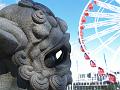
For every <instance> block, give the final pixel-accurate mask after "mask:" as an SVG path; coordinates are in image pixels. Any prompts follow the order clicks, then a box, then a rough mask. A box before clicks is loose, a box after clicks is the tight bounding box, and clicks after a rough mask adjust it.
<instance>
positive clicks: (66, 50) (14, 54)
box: [0, 0, 72, 90]
mask: <svg viewBox="0 0 120 90" xmlns="http://www.w3.org/2000/svg"><path fill="white" fill-rule="evenodd" d="M67 28H68V27H67V24H66V22H65V21H63V20H62V19H60V18H58V17H56V16H55V15H54V13H53V12H52V11H51V10H50V9H49V8H47V7H46V6H44V5H42V4H40V3H37V2H34V1H32V0H21V1H19V2H18V4H13V5H10V6H7V7H5V8H3V9H2V10H0V84H2V85H0V90H22V89H26V90H67V85H68V84H71V83H72V77H71V71H70V67H71V60H70V52H71V46H70V43H69V38H70V35H69V33H66V31H67ZM59 51H61V54H60V56H59V57H56V54H57V53H58V52H59ZM4 81H5V83H4ZM5 84H7V85H6V86H5ZM3 85H4V86H3ZM20 88H21V89H20Z"/></svg>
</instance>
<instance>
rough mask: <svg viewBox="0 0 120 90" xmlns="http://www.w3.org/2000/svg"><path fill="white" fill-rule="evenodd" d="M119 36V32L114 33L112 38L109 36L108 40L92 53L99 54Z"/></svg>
mask: <svg viewBox="0 0 120 90" xmlns="http://www.w3.org/2000/svg"><path fill="white" fill-rule="evenodd" d="M119 36H120V31H118V32H116V33H115V34H114V35H113V36H111V37H110V38H109V39H108V40H106V41H105V42H104V43H102V45H101V46H99V47H98V48H96V49H95V50H94V51H93V52H96V53H97V52H99V51H101V50H102V49H103V48H104V47H105V46H108V45H109V44H110V43H112V42H113V41H114V40H115V39H117V38H118V37H119Z"/></svg>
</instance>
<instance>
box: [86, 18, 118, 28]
mask: <svg viewBox="0 0 120 90" xmlns="http://www.w3.org/2000/svg"><path fill="white" fill-rule="evenodd" d="M119 22H120V19H111V20H106V21H99V22H94V23H88V24H84V29H89V28H95V27H103V26H109V25H114V24H118V23H119Z"/></svg>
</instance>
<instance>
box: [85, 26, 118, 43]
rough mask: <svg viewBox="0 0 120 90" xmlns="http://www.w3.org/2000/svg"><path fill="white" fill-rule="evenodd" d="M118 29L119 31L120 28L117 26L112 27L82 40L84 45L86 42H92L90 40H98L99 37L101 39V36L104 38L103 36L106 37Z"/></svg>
mask: <svg viewBox="0 0 120 90" xmlns="http://www.w3.org/2000/svg"><path fill="white" fill-rule="evenodd" d="M119 29H120V26H119V25H115V26H112V27H110V28H107V29H104V30H102V31H100V32H98V33H97V34H96V33H95V34H93V35H91V36H88V37H86V38H85V39H84V40H85V43H88V42H90V41H92V40H95V39H96V38H100V37H102V36H105V35H107V34H109V33H111V32H114V31H116V30H119Z"/></svg>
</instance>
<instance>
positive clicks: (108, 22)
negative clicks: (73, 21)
mask: <svg viewBox="0 0 120 90" xmlns="http://www.w3.org/2000/svg"><path fill="white" fill-rule="evenodd" d="M79 42H80V45H81V51H82V52H83V53H84V58H85V59H86V60H93V63H94V60H96V63H97V62H98V66H99V64H100V63H101V60H103V61H104V58H103V57H104V55H105V56H106V58H107V64H108V66H107V67H108V68H110V67H112V66H110V65H112V64H113V65H114V63H115V62H118V60H119V58H120V55H119V54H120V0H90V1H89V2H88V4H87V5H86V6H85V8H84V10H83V13H82V15H81V17H80V21H79ZM119 62H120V60H119ZM105 63H106V61H105ZM101 65H103V63H101ZM94 67H95V66H94ZM110 69H111V68H110Z"/></svg>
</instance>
